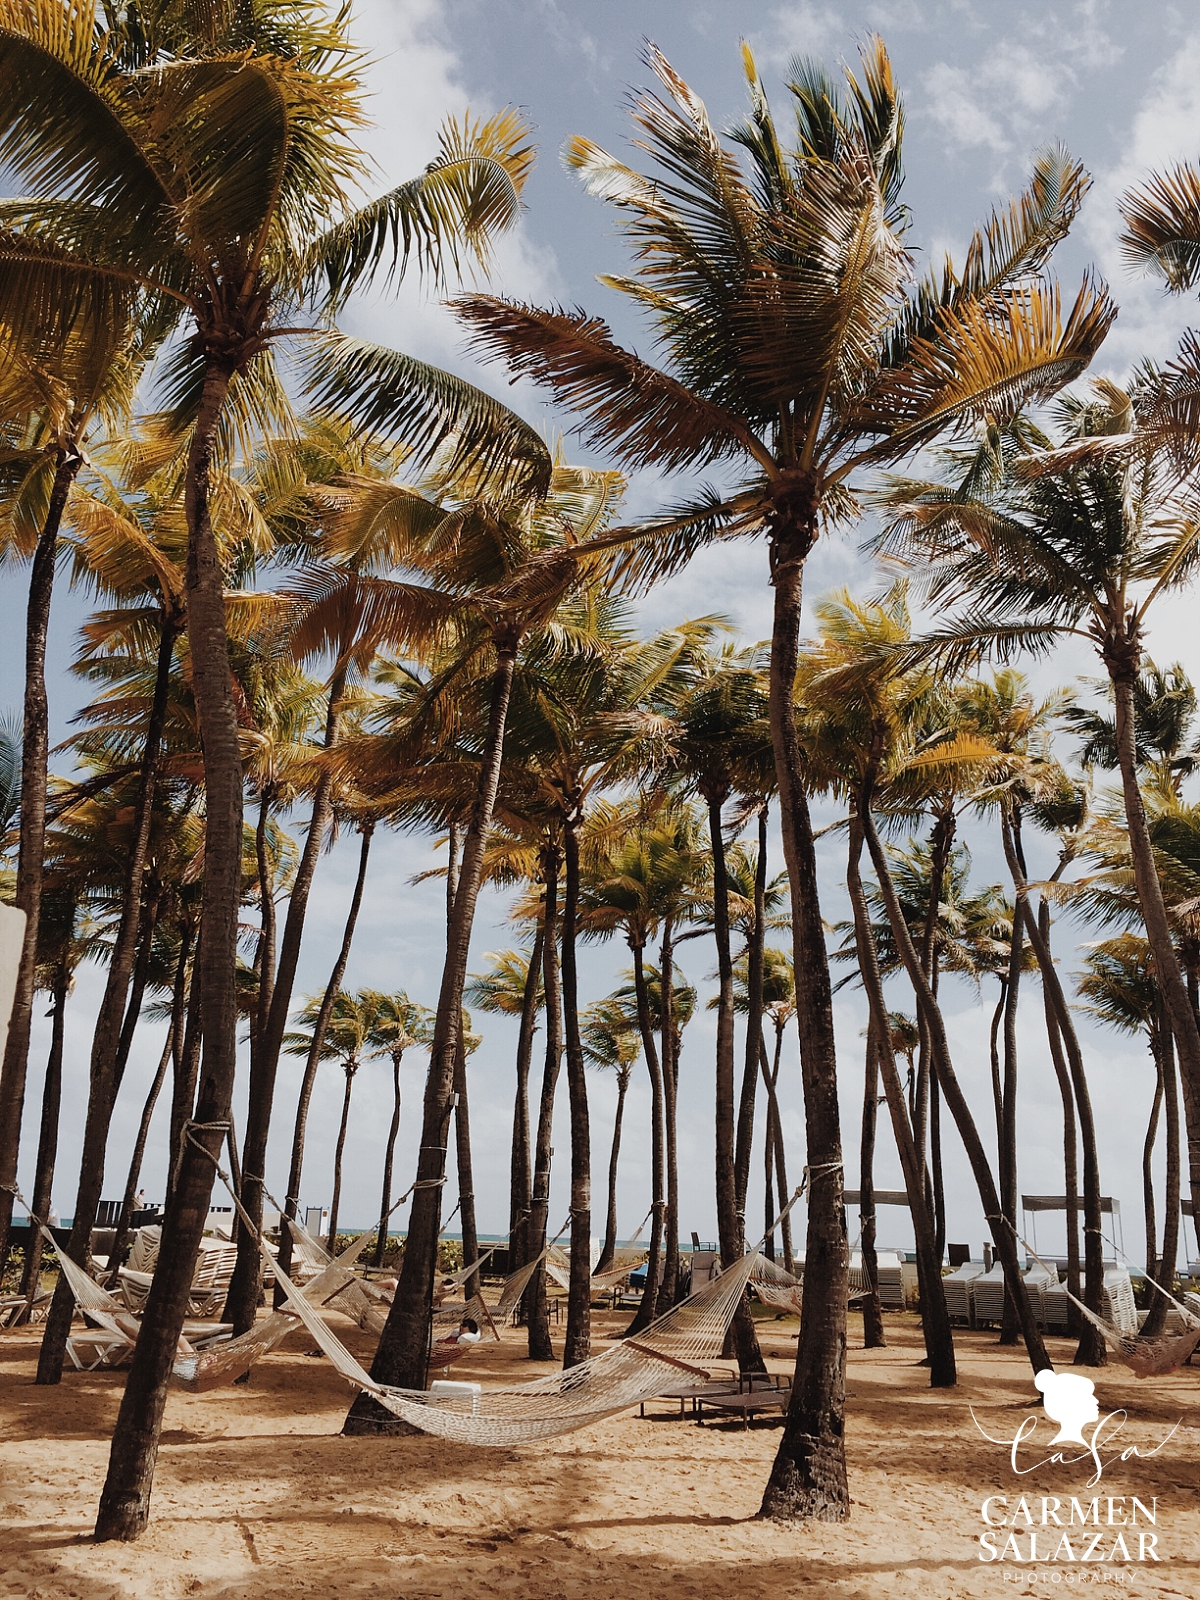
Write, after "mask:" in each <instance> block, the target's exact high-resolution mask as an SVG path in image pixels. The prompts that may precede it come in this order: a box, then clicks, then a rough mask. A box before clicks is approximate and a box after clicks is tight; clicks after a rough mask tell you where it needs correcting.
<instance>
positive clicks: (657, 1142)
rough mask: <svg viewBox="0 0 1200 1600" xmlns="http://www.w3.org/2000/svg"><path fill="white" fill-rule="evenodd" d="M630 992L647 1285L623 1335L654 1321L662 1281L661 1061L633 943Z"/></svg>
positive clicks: (640, 955)
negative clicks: (639, 1074)
mask: <svg viewBox="0 0 1200 1600" xmlns="http://www.w3.org/2000/svg"><path fill="white" fill-rule="evenodd" d="M631 948H632V950H633V991H634V994H635V996H636V997H637V1013H638V1030H639V1032H640V1033H641V1036H642V1054H643V1056H645V1058H646V1070H647V1072H648V1073H649V1074H650V1210H651V1218H650V1254H649V1256H648V1258H647V1260H646V1287H645V1288H644V1289H643V1290H642V1298H641V1302H640V1303H639V1305H638V1308H637V1310H636V1311H635V1312H634V1316H633V1321H632V1322H631V1323H630V1324H629V1326H628V1327H627V1328H626V1329H625V1336H626V1337H628V1336H629V1335H630V1334H635V1333H640V1332H641V1331H642V1329H643V1328H648V1327H649V1326H650V1324H651V1322H653V1320H654V1313H655V1309H656V1308H657V1306H658V1290H659V1285H660V1283H661V1281H662V1276H661V1274H662V1236H663V1209H664V1205H665V1202H664V1199H663V1080H662V1063H661V1061H660V1060H659V1055H658V1047H657V1045H656V1044H655V1042H654V1029H653V1027H652V1026H651V1024H650V996H649V994H648V993H647V990H646V963H645V955H644V950H643V946H642V945H640V944H638V943H636V942H633V943H632V944H631Z"/></svg>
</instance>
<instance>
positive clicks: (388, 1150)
mask: <svg viewBox="0 0 1200 1600" xmlns="http://www.w3.org/2000/svg"><path fill="white" fill-rule="evenodd" d="M359 993H360V995H361V997H362V998H363V1000H364V1001H365V1002H366V1003H367V1005H368V1007H369V1008H372V1021H371V1026H370V1028H369V1030H368V1034H367V1043H368V1044H369V1045H370V1047H371V1052H372V1054H373V1055H377V1056H386V1057H387V1058H388V1060H389V1061H390V1062H391V1063H392V1090H393V1095H394V1099H393V1104H392V1120H391V1123H390V1125H389V1127H388V1136H387V1144H386V1146H385V1148H384V1157H383V1194H382V1196H381V1197H380V1204H379V1217H380V1222H379V1237H378V1239H376V1241H375V1265H376V1266H377V1267H380V1266H382V1265H383V1251H384V1246H385V1245H386V1243H387V1219H388V1214H389V1212H390V1211H391V1208H392V1159H393V1156H394V1154H395V1149H396V1136H397V1135H398V1134H399V1132H400V1063H401V1061H403V1059H404V1052H405V1051H406V1050H411V1049H413V1048H414V1047H417V1048H420V1047H422V1046H424V1047H428V1046H429V1044H430V1043H431V1042H432V1040H433V1031H432V1027H431V1024H432V1022H433V1013H432V1012H431V1011H430V1010H429V1009H428V1007H426V1006H422V1005H418V1004H417V1003H416V1001H415V1000H410V999H409V998H408V995H407V994H405V993H404V991H403V990H401V991H400V992H399V993H398V994H379V993H377V992H376V991H375V990H373V989H362V990H360V991H359Z"/></svg>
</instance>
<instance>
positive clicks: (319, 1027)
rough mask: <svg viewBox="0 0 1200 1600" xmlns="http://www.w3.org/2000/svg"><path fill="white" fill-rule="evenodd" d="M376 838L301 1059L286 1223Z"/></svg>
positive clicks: (365, 851)
mask: <svg viewBox="0 0 1200 1600" xmlns="http://www.w3.org/2000/svg"><path fill="white" fill-rule="evenodd" d="M374 836H375V824H374V823H373V822H365V823H364V824H363V826H362V843H361V844H360V845H359V850H358V873H357V876H356V877H355V879H354V892H353V893H352V894H351V896H350V909H349V911H347V913H346V924H345V927H344V928H343V929H342V943H341V947H340V949H339V950H338V953H337V960H336V961H335V962H334V963H333V971H332V972H331V973H330V975H329V982H328V983H327V984H326V985H325V993H324V995H323V996H322V997H321V1009H320V1010H319V1011H318V1012H317V1019H316V1021H315V1022H314V1023H313V1032H312V1039H311V1041H310V1043H309V1047H308V1054H307V1055H306V1056H305V1058H304V1076H303V1078H302V1079H301V1080H300V1093H299V1095H298V1096H297V1099H296V1122H295V1126H294V1128H293V1129H292V1154H291V1159H290V1161H289V1163H288V1181H287V1194H286V1196H285V1197H284V1202H283V1206H284V1216H285V1217H287V1218H288V1220H289V1221H295V1218H296V1212H297V1210H298V1209H299V1206H300V1175H301V1173H302V1172H303V1170H304V1140H305V1135H306V1134H307V1132H308V1108H309V1106H310V1105H311V1103H312V1094H313V1088H314V1086H315V1084H316V1081H317V1068H318V1067H319V1066H320V1065H321V1051H322V1050H323V1049H324V1048H325V1035H326V1033H327V1032H328V1031H329V1019H330V1017H331V1016H332V1015H333V1006H334V1002H335V1001H336V999H337V997H338V993H339V991H340V990H341V987H342V979H343V978H344V977H345V976H346V967H347V964H348V963H349V960H350V947H351V945H352V944H353V943H354V930H355V928H356V927H357V926H358V913H359V912H360V911H361V910H362V902H363V891H364V889H365V888H366V885H367V863H368V861H369V860H370V857H371V840H372V839H373V838H374ZM279 1265H280V1267H281V1268H282V1269H283V1271H284V1272H285V1273H290V1272H291V1270H292V1230H291V1229H290V1228H280V1230H279ZM283 1304H285V1298H284V1294H283V1290H282V1289H280V1288H278V1287H277V1288H276V1290H275V1309H276V1310H278V1309H279V1307H280V1306H281V1305H283Z"/></svg>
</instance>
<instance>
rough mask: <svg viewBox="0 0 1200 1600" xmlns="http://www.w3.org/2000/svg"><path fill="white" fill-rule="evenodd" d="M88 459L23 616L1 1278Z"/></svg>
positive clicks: (63, 460)
mask: <svg viewBox="0 0 1200 1600" xmlns="http://www.w3.org/2000/svg"><path fill="white" fill-rule="evenodd" d="M82 461H83V457H82V456H81V455H80V454H79V451H78V450H77V449H76V448H75V447H74V446H73V445H72V446H70V447H69V448H64V449H61V450H60V451H59V452H58V456H57V460H56V465H55V471H54V483H53V485H52V487H51V491H50V500H49V504H48V505H47V507H46V520H45V522H44V523H43V524H42V531H41V534H40V535H39V537H38V542H37V546H36V548H35V550H34V552H33V563H32V565H31V567H30V571H29V599H28V602H27V603H26V608H25V703H24V723H23V728H24V731H23V733H22V744H21V812H20V819H19V824H18V826H19V842H18V847H17V882H16V892H15V894H14V896H13V904H14V905H15V906H16V907H17V909H18V910H19V911H23V912H24V913H25V934H24V938H23V940H22V944H21V961H20V965H19V967H18V968H17V983H16V989H15V990H14V992H13V1004H12V1011H11V1013H10V1015H9V1021H8V1035H7V1038H6V1040H5V1044H4V1059H3V1062H2V1064H0V1271H2V1270H3V1268H4V1264H5V1262H6V1261H7V1260H8V1240H9V1230H10V1229H11V1227H12V1207H13V1194H12V1189H13V1185H14V1184H15V1183H16V1181H17V1155H18V1152H19V1149H20V1143H21V1113H22V1111H23V1109H24V1106H25V1077H26V1073H27V1070H28V1063H29V1032H30V1028H31V1026H32V1022H33V997H34V990H35V987H36V976H37V943H38V917H39V911H40V907H41V903H42V874H43V862H44V860H45V855H46V763H47V759H48V756H49V751H50V711H49V702H48V701H47V698H46V638H47V635H48V633H49V630H50V602H51V599H52V597H53V593H54V567H55V560H56V557H57V554H58V531H59V528H60V527H61V526H62V516H63V512H64V510H65V509H66V505H67V497H68V495H69V494H70V492H71V485H72V484H73V483H74V481H75V476H76V474H77V473H78V471H79V468H80V466H81V465H82Z"/></svg>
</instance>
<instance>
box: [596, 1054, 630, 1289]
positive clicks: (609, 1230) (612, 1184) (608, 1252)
mask: <svg viewBox="0 0 1200 1600" xmlns="http://www.w3.org/2000/svg"><path fill="white" fill-rule="evenodd" d="M628 1093H629V1068H628V1067H621V1068H619V1069H618V1071H617V1110H616V1115H615V1116H614V1118H613V1136H612V1148H611V1150H610V1151H609V1153H608V1211H607V1215H606V1218H605V1224H604V1248H603V1250H601V1252H600V1259H599V1261H597V1263H596V1271H597V1272H607V1271H608V1270H609V1269H610V1267H611V1266H612V1264H613V1260H614V1258H615V1256H616V1253H617V1161H618V1159H619V1158H620V1154H621V1123H622V1121H623V1119H624V1116H625V1096H626V1095H627V1094H628Z"/></svg>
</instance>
